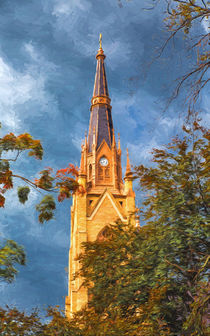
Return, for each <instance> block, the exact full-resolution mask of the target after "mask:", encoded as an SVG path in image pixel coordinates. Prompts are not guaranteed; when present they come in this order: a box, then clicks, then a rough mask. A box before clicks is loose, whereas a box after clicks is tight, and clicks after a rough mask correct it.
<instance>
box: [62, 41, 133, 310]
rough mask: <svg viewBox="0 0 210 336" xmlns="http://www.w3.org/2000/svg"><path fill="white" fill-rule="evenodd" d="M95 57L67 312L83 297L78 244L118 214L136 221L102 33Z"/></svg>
mask: <svg viewBox="0 0 210 336" xmlns="http://www.w3.org/2000/svg"><path fill="white" fill-rule="evenodd" d="M96 59H97V67H96V75H95V84H94V90H93V97H92V100H91V108H90V111H91V113H90V123H89V132H88V138H87V136H85V142H84V145H83V146H82V152H81V164H80V170H79V177H78V182H79V183H80V184H81V185H82V186H83V187H84V189H85V193H83V194H81V193H79V192H76V193H75V195H74V196H73V204H72V207H71V247H70V251H69V284H68V296H67V297H66V316H67V317H70V316H72V313H74V312H76V311H78V310H80V309H81V308H82V307H83V306H84V305H85V304H86V303H87V301H88V293H87V290H86V289H85V288H84V287H83V286H82V282H83V281H82V279H81V278H78V279H76V280H75V279H74V273H75V272H77V271H78V269H79V262H78V261H77V260H76V258H77V257H78V255H79V254H80V253H81V252H82V247H81V244H82V243H83V242H86V241H94V240H96V239H97V238H98V237H100V236H101V235H103V231H104V229H105V228H106V226H107V225H109V224H110V223H114V222H115V221H116V220H117V219H120V220H121V221H122V222H124V223H128V222H129V223H130V224H131V225H135V224H136V218H135V194H134V191H133V185H132V180H133V176H132V172H131V169H130V162H129V156H128V151H127V167H126V174H125V177H124V183H123V180H122V167H121V148H120V139H119V138H118V145H116V141H115V133H114V127H113V122H112V107H111V105H110V104H111V99H110V97H109V92H108V86H107V79H106V72H105V65H104V59H105V55H104V51H103V49H102V46H101V37H100V48H99V50H98V53H97V55H96Z"/></svg>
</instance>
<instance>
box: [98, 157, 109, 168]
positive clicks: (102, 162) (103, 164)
mask: <svg viewBox="0 0 210 336" xmlns="http://www.w3.org/2000/svg"><path fill="white" fill-rule="evenodd" d="M99 163H100V165H101V166H104V167H105V166H107V165H108V160H107V158H105V157H104V156H102V157H101V158H100V160H99Z"/></svg>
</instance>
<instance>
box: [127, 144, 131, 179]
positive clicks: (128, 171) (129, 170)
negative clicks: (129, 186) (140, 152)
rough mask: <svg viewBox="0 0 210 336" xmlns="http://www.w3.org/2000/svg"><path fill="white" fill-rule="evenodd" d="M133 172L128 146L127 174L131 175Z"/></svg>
mask: <svg viewBox="0 0 210 336" xmlns="http://www.w3.org/2000/svg"><path fill="white" fill-rule="evenodd" d="M131 174H132V172H131V165H130V159H129V154H128V148H127V163H126V172H125V176H129V175H131Z"/></svg>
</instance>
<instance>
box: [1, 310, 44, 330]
mask: <svg viewBox="0 0 210 336" xmlns="http://www.w3.org/2000/svg"><path fill="white" fill-rule="evenodd" d="M41 329H42V324H41V322H40V319H39V317H38V312H37V311H36V310H35V311H33V312H32V313H31V314H30V315H27V314H25V313H24V312H20V311H19V310H18V309H16V308H9V307H6V309H3V308H0V334H1V335H2V336H30V335H33V336H36V335H37V336H41V333H40V332H41Z"/></svg>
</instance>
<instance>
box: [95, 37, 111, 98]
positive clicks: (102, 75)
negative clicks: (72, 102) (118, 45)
mask: <svg viewBox="0 0 210 336" xmlns="http://www.w3.org/2000/svg"><path fill="white" fill-rule="evenodd" d="M105 58H106V56H105V55H104V51H103V49H102V35H101V34H100V38H99V49H98V52H97V55H96V59H97V67H96V76H95V84H94V89H93V98H92V101H93V100H94V98H95V97H101V96H104V97H107V98H108V97H109V92H108V86H107V80H106V72H105V67H104V59H105ZM92 103H93V102H92ZM108 103H110V99H108Z"/></svg>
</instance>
